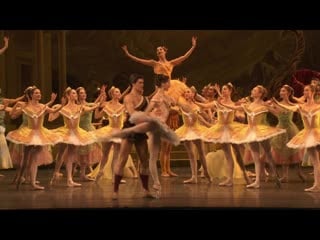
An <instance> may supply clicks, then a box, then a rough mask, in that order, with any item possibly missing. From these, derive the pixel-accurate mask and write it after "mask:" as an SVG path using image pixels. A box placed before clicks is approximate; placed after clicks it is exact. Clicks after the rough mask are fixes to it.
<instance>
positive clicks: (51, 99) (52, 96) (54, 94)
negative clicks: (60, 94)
mask: <svg viewBox="0 0 320 240" xmlns="http://www.w3.org/2000/svg"><path fill="white" fill-rule="evenodd" d="M56 98H57V94H56V93H51V98H50V101H49V102H47V103H46V104H45V105H46V106H48V107H50V106H51V105H52V104H53V103H54V101H55V100H56Z"/></svg>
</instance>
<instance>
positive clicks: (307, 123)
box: [299, 107, 320, 129]
mask: <svg viewBox="0 0 320 240" xmlns="http://www.w3.org/2000/svg"><path fill="white" fill-rule="evenodd" d="M299 111H300V114H301V117H302V121H303V125H304V128H305V129H311V128H319V127H320V108H318V109H316V110H313V111H306V110H303V109H302V108H301V107H299Z"/></svg>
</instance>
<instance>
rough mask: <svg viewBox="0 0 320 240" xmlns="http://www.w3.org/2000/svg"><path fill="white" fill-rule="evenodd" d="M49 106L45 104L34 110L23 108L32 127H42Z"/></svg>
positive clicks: (29, 126) (28, 124)
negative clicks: (38, 109)
mask: <svg viewBox="0 0 320 240" xmlns="http://www.w3.org/2000/svg"><path fill="white" fill-rule="evenodd" d="M46 109H47V106H44V107H43V108H42V109H41V110H40V111H38V112H37V111H34V110H33V109H30V108H24V109H23V110H22V112H23V114H24V115H25V118H26V120H27V126H28V128H31V129H34V130H36V129H40V128H41V127H42V126H43V120H44V113H45V112H46Z"/></svg>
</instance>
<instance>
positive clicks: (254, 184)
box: [246, 182, 260, 188]
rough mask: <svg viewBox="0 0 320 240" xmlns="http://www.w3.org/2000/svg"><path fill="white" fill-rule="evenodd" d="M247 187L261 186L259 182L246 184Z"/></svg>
mask: <svg viewBox="0 0 320 240" xmlns="http://www.w3.org/2000/svg"><path fill="white" fill-rule="evenodd" d="M246 187H247V188H260V184H259V183H257V182H254V183H251V184H249V185H247V186H246Z"/></svg>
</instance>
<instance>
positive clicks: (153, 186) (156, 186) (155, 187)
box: [152, 183, 161, 191]
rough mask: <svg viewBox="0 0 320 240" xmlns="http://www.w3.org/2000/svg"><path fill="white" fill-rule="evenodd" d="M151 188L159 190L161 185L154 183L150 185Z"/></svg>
mask: <svg viewBox="0 0 320 240" xmlns="http://www.w3.org/2000/svg"><path fill="white" fill-rule="evenodd" d="M152 188H153V189H154V190H157V191H160V190H161V185H160V183H155V184H153V185H152Z"/></svg>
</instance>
